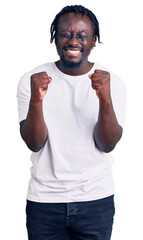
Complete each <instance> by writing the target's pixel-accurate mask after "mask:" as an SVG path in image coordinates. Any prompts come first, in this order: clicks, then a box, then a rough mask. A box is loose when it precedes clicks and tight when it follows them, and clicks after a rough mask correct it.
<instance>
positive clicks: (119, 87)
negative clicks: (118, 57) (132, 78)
mask: <svg viewBox="0 0 143 240" xmlns="http://www.w3.org/2000/svg"><path fill="white" fill-rule="evenodd" d="M111 96H112V102H113V107H114V111H115V114H116V117H117V120H118V123H119V125H120V126H121V127H124V125H125V115H126V102H127V90H126V86H125V84H124V82H123V81H122V79H120V78H119V77H117V76H116V75H114V74H113V75H111Z"/></svg>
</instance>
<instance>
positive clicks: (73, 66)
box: [61, 57, 82, 69]
mask: <svg viewBox="0 0 143 240" xmlns="http://www.w3.org/2000/svg"><path fill="white" fill-rule="evenodd" d="M61 62H62V65H63V66H64V67H65V68H70V69H76V68H79V67H80V65H81V64H82V59H81V60H80V61H68V60H66V59H65V58H64V57H61Z"/></svg>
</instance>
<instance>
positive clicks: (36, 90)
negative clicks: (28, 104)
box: [31, 72, 52, 102]
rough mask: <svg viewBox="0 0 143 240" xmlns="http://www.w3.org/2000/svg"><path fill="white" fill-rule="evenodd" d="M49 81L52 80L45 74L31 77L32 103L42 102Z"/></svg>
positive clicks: (41, 73) (36, 74)
mask: <svg viewBox="0 0 143 240" xmlns="http://www.w3.org/2000/svg"><path fill="white" fill-rule="evenodd" d="M51 81H52V78H50V77H49V76H48V75H47V73H46V72H39V73H35V74H33V75H32V76H31V100H32V101H34V102H39V101H42V100H43V99H44V96H45V94H46V92H47V89H48V85H49V83H50V82H51Z"/></svg>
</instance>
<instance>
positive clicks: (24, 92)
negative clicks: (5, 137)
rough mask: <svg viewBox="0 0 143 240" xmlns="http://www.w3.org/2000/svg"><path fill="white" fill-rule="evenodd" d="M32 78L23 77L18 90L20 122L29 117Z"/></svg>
mask: <svg viewBox="0 0 143 240" xmlns="http://www.w3.org/2000/svg"><path fill="white" fill-rule="evenodd" d="M30 96H31V93H30V78H29V77H25V76H23V77H22V78H21V79H20V81H19V84H18V88H17V101H18V116H19V122H21V121H23V120H25V119H26V117H27V113H28V109H29V101H30Z"/></svg>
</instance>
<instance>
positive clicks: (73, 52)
mask: <svg viewBox="0 0 143 240" xmlns="http://www.w3.org/2000/svg"><path fill="white" fill-rule="evenodd" d="M64 50H65V52H66V55H68V56H69V57H79V56H80V55H81V53H82V50H81V49H79V48H65V49H64Z"/></svg>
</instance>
